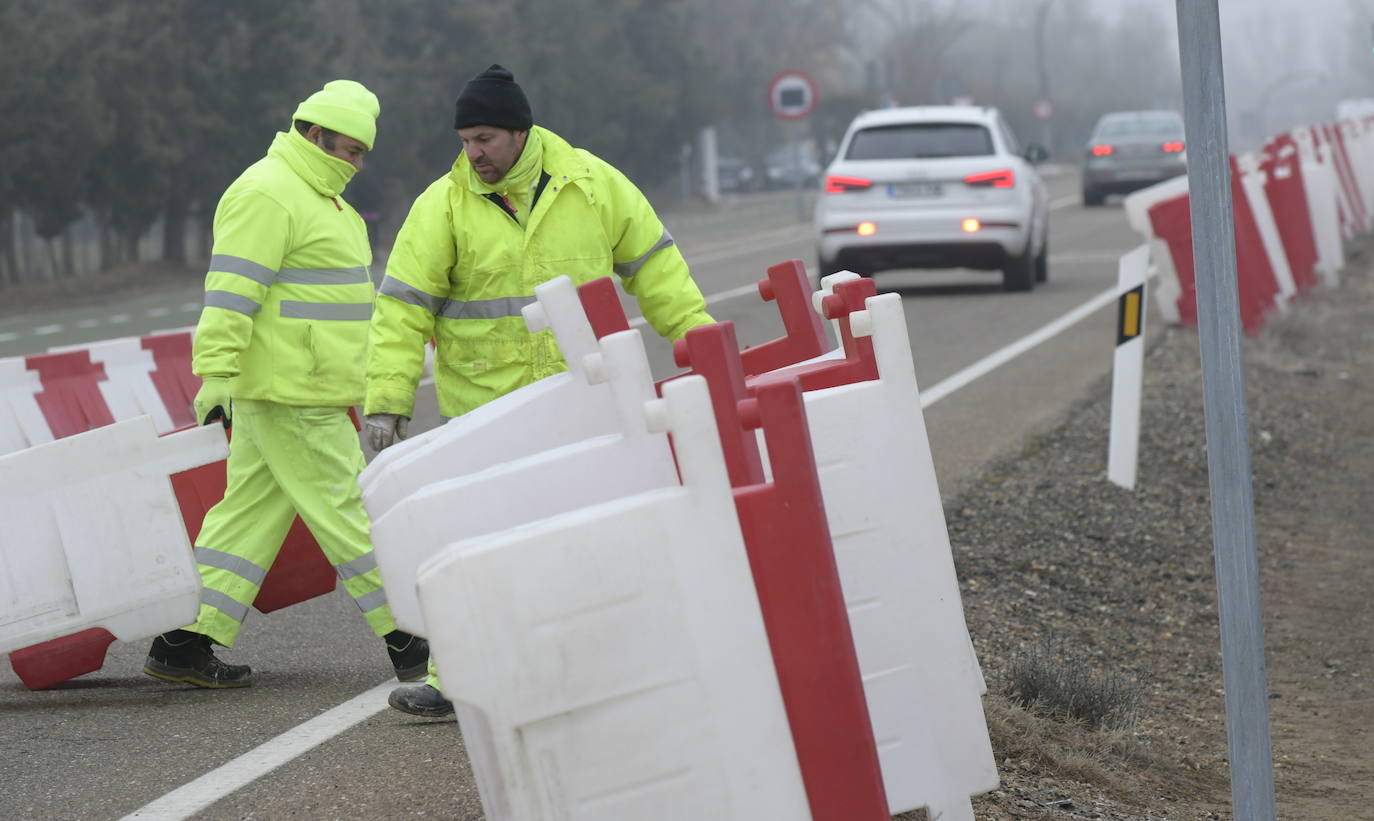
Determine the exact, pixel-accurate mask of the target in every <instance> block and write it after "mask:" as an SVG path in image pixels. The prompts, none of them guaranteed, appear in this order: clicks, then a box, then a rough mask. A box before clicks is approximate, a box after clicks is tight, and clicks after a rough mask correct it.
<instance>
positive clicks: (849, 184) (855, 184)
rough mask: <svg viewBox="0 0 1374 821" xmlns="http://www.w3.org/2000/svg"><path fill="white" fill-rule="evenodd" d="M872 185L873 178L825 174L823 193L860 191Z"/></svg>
mask: <svg viewBox="0 0 1374 821" xmlns="http://www.w3.org/2000/svg"><path fill="white" fill-rule="evenodd" d="M871 185H873V180H866V179H864V178H863V177H846V176H844V175H843V174H826V175H825V193H827V194H842V193H844V192H845V191H862V190H863V189H865V188H868V187H869V186H871Z"/></svg>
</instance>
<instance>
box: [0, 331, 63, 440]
mask: <svg viewBox="0 0 1374 821" xmlns="http://www.w3.org/2000/svg"><path fill="white" fill-rule="evenodd" d="M42 390H43V383H42V381H41V380H39V378H38V374H36V373H34V372H33V371H31V370H28V368H27V366H26V365H25V361H24V358H23V357H19V356H16V357H7V358H5V359H0V456H2V455H4V454H6V453H14V452H15V451H18V450H23V449H24V448H27V447H31V446H33V445H41V444H43V443H44V442H51V441H52V440H53V435H52V429H51V428H49V427H48V420H47V419H46V418H44V416H43V411H42V409H41V408H39V407H38V401H37V400H35V399H34V395H35V394H37V393H39V392H41V391H42Z"/></svg>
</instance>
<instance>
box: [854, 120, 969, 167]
mask: <svg viewBox="0 0 1374 821" xmlns="http://www.w3.org/2000/svg"><path fill="white" fill-rule="evenodd" d="M991 153H993V150H992V134H991V133H989V132H988V129H987V128H986V127H985V126H981V125H978V124H976V123H903V124H901V125H883V126H877V127H874V128H865V129H864V130H862V131H856V132H855V133H854V138H853V139H851V140H850V141H849V150H848V151H847V152H846V153H845V159H847V160H910V159H918V158H933V157H981V156H985V155H988V154H991Z"/></svg>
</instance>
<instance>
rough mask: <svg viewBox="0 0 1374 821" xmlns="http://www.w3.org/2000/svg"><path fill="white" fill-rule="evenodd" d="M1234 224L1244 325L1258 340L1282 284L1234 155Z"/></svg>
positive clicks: (1232, 197) (1276, 301) (1241, 316)
mask: <svg viewBox="0 0 1374 821" xmlns="http://www.w3.org/2000/svg"><path fill="white" fill-rule="evenodd" d="M1230 159H1231V203H1232V212H1233V213H1232V220H1233V222H1234V225H1235V234H1236V277H1237V280H1238V285H1237V287H1238V289H1239V296H1240V322H1241V325H1243V326H1245V332H1246V333H1248V334H1250V335H1251V336H1254V335H1255V334H1258V333H1259V332H1260V328H1262V327H1264V321H1265V319H1266V318H1267V317H1268V315H1269V313H1270V312H1272V311H1273V310H1274V309H1275V307H1276V306H1277V304H1278V299H1279V281H1278V277H1277V276H1275V275H1274V269H1273V267H1272V266H1271V265H1270V264H1269V254H1268V253H1267V252H1266V251H1265V250H1264V240H1263V238H1261V237H1260V230H1259V223H1257V222H1256V221H1255V212H1254V211H1253V210H1252V209H1251V208H1250V198H1249V197H1248V196H1247V195H1246V193H1245V187H1244V186H1242V185H1241V182H1240V169H1238V168H1237V167H1236V157H1235V155H1234V154H1233V155H1231V158H1230Z"/></svg>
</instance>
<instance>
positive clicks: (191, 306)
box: [177, 302, 200, 311]
mask: <svg viewBox="0 0 1374 821" xmlns="http://www.w3.org/2000/svg"><path fill="white" fill-rule="evenodd" d="M177 310H179V311H199V310H200V303H199V302H183V303H181V304H180V305H179V306H177Z"/></svg>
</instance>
